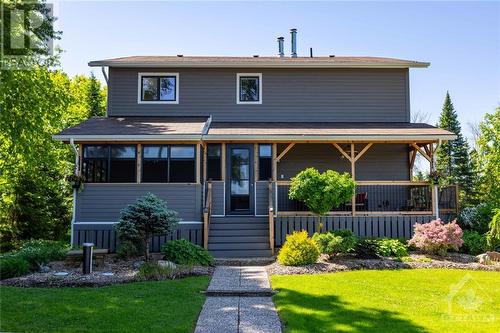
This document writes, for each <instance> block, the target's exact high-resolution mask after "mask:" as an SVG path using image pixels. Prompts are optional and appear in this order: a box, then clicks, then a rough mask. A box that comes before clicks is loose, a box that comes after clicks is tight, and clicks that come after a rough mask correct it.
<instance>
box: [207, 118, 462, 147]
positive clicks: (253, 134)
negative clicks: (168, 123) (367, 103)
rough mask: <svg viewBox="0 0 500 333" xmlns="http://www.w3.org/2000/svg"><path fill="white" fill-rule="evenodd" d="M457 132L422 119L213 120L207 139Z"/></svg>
mask: <svg viewBox="0 0 500 333" xmlns="http://www.w3.org/2000/svg"><path fill="white" fill-rule="evenodd" d="M455 138H456V136H455V134H453V133H451V132H449V131H446V130H444V129H441V128H437V127H434V126H431V125H428V124H422V123H392V122H377V123H373V122H372V123H368V122H366V123H328V122H324V123H318V122H307V123H299V122H281V123H278V122H266V123H265V122H252V123H249V122H238V123H235V122H212V124H211V125H210V128H209V129H208V133H207V135H204V136H203V139H204V140H232V141H233V140H234V141H244V140H272V141H289V142H293V141H323V140H324V141H364V142H366V141H379V142H384V141H416V142H424V141H437V140H444V141H447V140H453V139H455Z"/></svg>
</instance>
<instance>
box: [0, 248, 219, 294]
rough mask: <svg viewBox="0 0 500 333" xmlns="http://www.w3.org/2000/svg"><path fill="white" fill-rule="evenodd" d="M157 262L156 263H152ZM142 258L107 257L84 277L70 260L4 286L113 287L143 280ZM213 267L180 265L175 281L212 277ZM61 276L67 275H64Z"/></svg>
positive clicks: (11, 279)
mask: <svg viewBox="0 0 500 333" xmlns="http://www.w3.org/2000/svg"><path fill="white" fill-rule="evenodd" d="M153 262H154V261H153ZM142 263H143V261H142V260H140V259H135V260H116V258H115V256H114V255H107V256H106V257H105V259H104V263H103V265H99V266H95V267H94V268H93V272H92V274H87V275H83V274H82V267H81V264H79V265H77V266H76V267H75V265H74V264H72V263H71V262H69V261H54V262H51V263H49V265H47V266H46V267H45V271H44V272H35V273H31V274H28V275H25V276H21V277H15V278H10V279H5V280H2V281H1V282H0V284H2V285H9V286H16V287H44V288H50V287H100V286H106V285H112V284H122V283H130V282H136V281H144V279H142V278H141V277H140V276H139V267H140V266H141V264H142ZM212 270H213V268H212V267H203V266H177V268H176V269H175V270H174V271H173V272H172V278H180V277H186V276H197V275H209V274H211V272H212ZM61 273H65V275H62V274H61Z"/></svg>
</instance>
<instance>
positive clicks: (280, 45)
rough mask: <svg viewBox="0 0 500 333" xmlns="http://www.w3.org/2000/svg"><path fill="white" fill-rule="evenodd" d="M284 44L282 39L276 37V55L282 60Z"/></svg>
mask: <svg viewBox="0 0 500 333" xmlns="http://www.w3.org/2000/svg"><path fill="white" fill-rule="evenodd" d="M284 42H285V38H284V37H278V55H279V56H280V58H283V57H284V56H285V47H284Z"/></svg>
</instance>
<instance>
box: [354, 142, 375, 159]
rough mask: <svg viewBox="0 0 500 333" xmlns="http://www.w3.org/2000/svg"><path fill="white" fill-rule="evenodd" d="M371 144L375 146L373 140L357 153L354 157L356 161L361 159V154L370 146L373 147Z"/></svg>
mask: <svg viewBox="0 0 500 333" xmlns="http://www.w3.org/2000/svg"><path fill="white" fill-rule="evenodd" d="M371 146H373V143H372V142H370V143H369V144H367V145H366V146H365V148H363V150H361V151H360V152H359V153H358V155H356V157H355V158H354V162H356V161H357V160H359V158H360V157H361V156H363V154H364V153H366V152H367V151H368V149H370V147H371Z"/></svg>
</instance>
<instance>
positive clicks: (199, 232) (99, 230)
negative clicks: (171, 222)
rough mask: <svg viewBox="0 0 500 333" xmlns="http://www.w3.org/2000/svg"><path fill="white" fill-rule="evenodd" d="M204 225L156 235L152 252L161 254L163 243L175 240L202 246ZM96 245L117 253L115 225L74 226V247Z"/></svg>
mask: <svg viewBox="0 0 500 333" xmlns="http://www.w3.org/2000/svg"><path fill="white" fill-rule="evenodd" d="M202 227H203V225H202V224H201V223H199V224H195V223H188V224H179V225H178V226H177V229H176V230H175V231H173V232H172V233H170V234H169V235H155V236H154V237H153V239H152V241H151V246H150V250H151V251H153V252H159V251H160V249H161V246H162V245H163V243H165V242H166V241H169V240H174V239H181V238H182V239H186V240H188V241H190V242H192V243H194V244H197V245H202V240H203V228H202ZM88 242H91V243H94V245H95V247H96V248H97V249H109V250H110V251H111V252H115V251H116V248H117V246H118V245H119V240H118V237H117V236H116V230H115V229H114V225H113V224H93V223H87V224H80V223H79V224H75V225H74V226H73V245H76V246H80V245H82V244H83V243H88Z"/></svg>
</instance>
